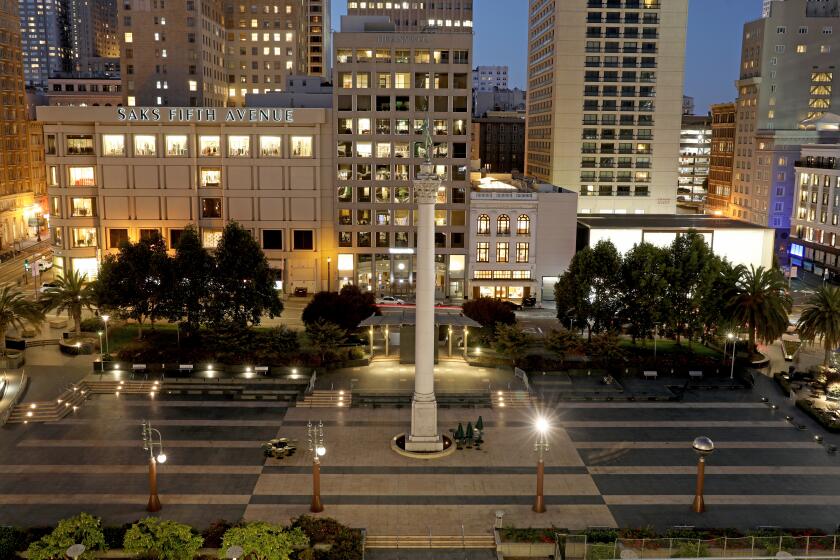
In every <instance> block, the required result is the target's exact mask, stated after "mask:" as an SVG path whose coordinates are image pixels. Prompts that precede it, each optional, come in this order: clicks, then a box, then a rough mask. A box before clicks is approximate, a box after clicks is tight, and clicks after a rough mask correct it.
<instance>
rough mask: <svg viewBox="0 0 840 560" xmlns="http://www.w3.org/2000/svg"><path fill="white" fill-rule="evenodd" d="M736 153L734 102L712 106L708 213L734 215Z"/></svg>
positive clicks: (706, 208) (706, 209)
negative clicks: (733, 192)
mask: <svg viewBox="0 0 840 560" xmlns="http://www.w3.org/2000/svg"><path fill="white" fill-rule="evenodd" d="M734 154H735V104H734V103H718V104H715V105H712V149H711V154H710V159H709V184H708V189H707V191H708V192H707V193H706V205H705V213H706V214H713V215H715V216H731V214H730V209H729V199H730V196H731V195H732V165H733V156H734Z"/></svg>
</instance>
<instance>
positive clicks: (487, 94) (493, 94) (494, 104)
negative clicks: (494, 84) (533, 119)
mask: <svg viewBox="0 0 840 560" xmlns="http://www.w3.org/2000/svg"><path fill="white" fill-rule="evenodd" d="M526 96H527V93H526V92H525V91H523V90H521V89H519V88H515V89H503V90H496V91H476V90H475V89H473V116H474V117H484V116H486V115H487V113H489V112H490V111H509V112H514V113H522V117H523V118H524V117H525V99H526Z"/></svg>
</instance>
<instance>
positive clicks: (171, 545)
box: [123, 517, 204, 560]
mask: <svg viewBox="0 0 840 560" xmlns="http://www.w3.org/2000/svg"><path fill="white" fill-rule="evenodd" d="M203 543H204V539H202V538H201V537H200V536H199V535H196V534H195V533H193V531H192V528H191V527H190V526H189V525H184V524H183V523H177V522H175V521H164V520H161V519H160V518H158V517H147V518H145V519H142V520H140V521H138V522H137V523H135V524H134V525H132V526H131V528H130V529H129V530H128V531H126V533H125V538H124V540H123V548H124V549H125V550H126V551H128V552H133V553H135V554H137V555H138V556H141V557H143V558H156V559H158V560H192V559H193V558H194V557H195V556H196V554H198V550H199V549H200V548H201V546H202V544H203Z"/></svg>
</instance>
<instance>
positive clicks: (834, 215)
mask: <svg viewBox="0 0 840 560" xmlns="http://www.w3.org/2000/svg"><path fill="white" fill-rule="evenodd" d="M795 200H796V211H795V213H794V216H793V219H792V221H791V239H790V264H791V265H792V266H798V267H801V268H803V269H805V270H806V271H808V272H812V273H814V274H816V275H817V276H820V277H822V278H825V279H826V280H832V281H835V282H836V281H837V280H838V279H840V144H834V145H822V146H815V145H812V146H803V147H802V155H801V158H800V159H799V160H797V161H796V195H795Z"/></svg>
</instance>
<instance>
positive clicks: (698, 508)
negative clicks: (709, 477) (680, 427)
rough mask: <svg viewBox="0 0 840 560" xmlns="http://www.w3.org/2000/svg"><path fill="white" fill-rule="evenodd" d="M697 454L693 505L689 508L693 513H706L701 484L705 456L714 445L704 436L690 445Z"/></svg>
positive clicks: (704, 476)
mask: <svg viewBox="0 0 840 560" xmlns="http://www.w3.org/2000/svg"><path fill="white" fill-rule="evenodd" d="M692 447H693V448H694V451H696V452H697V456H698V459H697V487H696V489H695V491H694V504H693V505H692V506H691V509H692V511H694V513H703V512H704V511H706V504H705V503H704V502H703V484H704V482H705V478H706V456H707V455H710V454H711V453H712V451H714V450H715V444H714V443H713V442H712V440H710V439H709V438H707V437H706V436H700V437H698V438H695V440H694V443H693V444H692Z"/></svg>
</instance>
